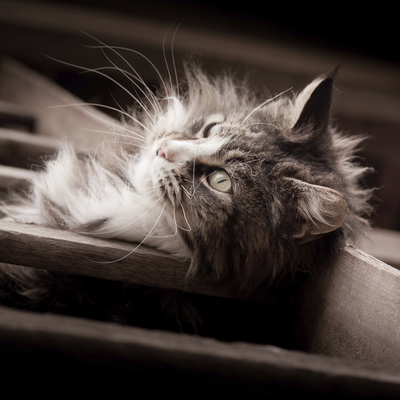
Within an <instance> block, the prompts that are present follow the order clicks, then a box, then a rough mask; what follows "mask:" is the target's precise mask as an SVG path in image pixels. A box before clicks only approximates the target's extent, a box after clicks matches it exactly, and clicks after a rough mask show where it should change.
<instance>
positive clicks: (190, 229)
mask: <svg viewBox="0 0 400 400" xmlns="http://www.w3.org/2000/svg"><path fill="white" fill-rule="evenodd" d="M181 208H182V212H183V217H184V218H185V222H186V224H187V226H188V227H189V228H188V229H185V228H182V227H181V226H179V225H177V226H178V227H179V229H182V230H183V231H185V232H191V231H192V227H191V226H190V224H189V221H188V219H187V217H186V212H185V209H184V207H183V204H182V203H181Z"/></svg>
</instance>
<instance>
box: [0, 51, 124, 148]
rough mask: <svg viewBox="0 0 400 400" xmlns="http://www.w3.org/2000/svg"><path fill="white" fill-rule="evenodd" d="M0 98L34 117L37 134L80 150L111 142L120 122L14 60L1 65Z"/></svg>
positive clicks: (3, 62)
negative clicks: (68, 143)
mask: <svg viewBox="0 0 400 400" xmlns="http://www.w3.org/2000/svg"><path fill="white" fill-rule="evenodd" d="M0 96H4V98H3V99H4V100H7V101H8V102H11V103H14V104H16V105H17V106H19V108H20V107H21V106H25V107H27V109H28V110H34V112H35V114H36V118H37V119H36V126H37V128H36V130H37V133H38V134H39V135H43V136H46V137H48V136H50V137H53V138H54V137H55V138H58V139H63V138H68V140H70V141H71V142H72V143H74V144H75V146H76V147H77V148H79V149H81V150H94V149H95V148H96V147H97V146H98V145H99V144H100V143H103V142H104V141H105V140H110V139H114V135H113V132H116V131H118V130H120V129H122V128H121V125H120V123H119V122H118V121H117V120H115V119H113V118H111V117H109V116H108V115H106V114H104V113H103V112H101V111H99V110H98V109H96V108H94V107H92V106H90V105H82V101H81V100H80V99H78V98H77V97H75V96H73V95H72V94H70V93H68V92H67V91H65V90H63V89H62V88H60V87H59V86H57V85H56V84H54V83H53V82H51V81H50V80H48V79H46V78H44V77H43V76H42V75H40V74H38V73H36V72H34V71H33V70H31V69H29V68H27V67H25V66H24V65H22V64H20V63H18V62H17V61H15V60H12V59H8V58H5V59H3V60H2V62H1V63H0Z"/></svg>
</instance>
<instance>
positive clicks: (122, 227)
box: [78, 196, 165, 235]
mask: <svg viewBox="0 0 400 400" xmlns="http://www.w3.org/2000/svg"><path fill="white" fill-rule="evenodd" d="M163 197H164V196H161V197H160V198H159V199H158V200H157V201H155V202H154V203H153V204H152V205H151V206H150V207H149V208H148V209H147V210H145V211H144V212H143V213H142V214H141V215H139V216H138V217H137V218H135V219H134V220H132V221H130V222H129V223H127V224H126V225H123V226H119V227H118V228H115V229H110V230H108V231H102V232H95V233H90V235H107V234H109V233H113V232H118V231H120V230H123V229H125V228H127V227H128V226H130V225H132V224H133V223H135V222H136V221H137V220H139V219H140V218H142V217H143V216H144V215H146V214H147V213H148V212H149V211H150V210H152V209H153V207H155V206H156V205H157V203H158V202H159V201H160V200H161V199H162V198H163ZM142 204H143V203H142ZM132 208H133V207H132ZM164 208H165V206H164ZM127 210H129V208H128V209H127ZM125 211H126V210H125ZM78 233H80V234H88V233H87V232H78Z"/></svg>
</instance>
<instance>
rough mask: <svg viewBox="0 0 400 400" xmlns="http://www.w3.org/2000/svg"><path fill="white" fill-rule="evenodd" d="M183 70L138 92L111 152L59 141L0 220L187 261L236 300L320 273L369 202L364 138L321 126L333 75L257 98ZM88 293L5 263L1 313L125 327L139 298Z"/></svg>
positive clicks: (235, 84) (235, 85) (134, 292)
mask: <svg viewBox="0 0 400 400" xmlns="http://www.w3.org/2000/svg"><path fill="white" fill-rule="evenodd" d="M184 71H185V83H184V84H183V83H181V84H180V85H177V84H176V85H174V84H172V83H171V82H170V83H168V82H167V81H162V82H161V86H160V89H159V91H158V93H157V94H156V95H154V94H153V92H152V91H151V90H150V89H149V88H147V87H145V88H144V89H142V90H143V94H144V96H143V99H141V100H138V101H137V105H136V106H135V107H134V108H133V109H132V111H131V112H130V113H129V114H128V113H126V112H123V114H124V117H125V118H127V119H128V120H129V121H128V123H127V124H126V125H124V128H123V129H122V130H121V131H120V132H116V135H115V136H116V139H115V141H114V142H113V143H112V144H110V143H109V142H108V143H106V144H105V145H104V146H102V147H101V148H99V149H97V150H96V151H95V152H94V153H91V154H89V153H86V154H82V153H79V152H76V151H75V150H74V149H73V146H72V145H71V144H70V143H68V142H67V141H66V142H65V143H63V144H62V146H61V148H60V150H59V152H58V154H57V155H56V156H55V157H53V158H52V159H50V160H47V161H46V163H45V170H44V171H43V172H41V173H38V174H37V177H35V178H34V179H33V181H32V182H31V189H30V192H29V193H28V195H27V197H26V198H20V200H19V201H15V200H14V201H13V202H4V203H3V204H2V205H1V208H0V210H1V212H2V213H3V214H4V216H3V218H4V219H6V220H12V221H17V222H21V223H34V224H40V225H45V226H48V227H52V228H56V229H66V230H71V231H75V232H79V233H81V234H85V235H93V236H96V237H100V238H105V239H119V240H124V241H128V242H133V243H137V244H145V245H148V246H151V247H155V248H157V249H160V250H163V251H167V252H169V253H171V254H173V255H175V256H177V257H185V258H189V259H190V260H191V264H190V268H189V270H188V273H187V279H191V278H193V277H195V276H197V275H198V274H203V275H207V276H210V277H211V278H212V279H214V280H216V281H218V282H220V283H221V284H225V285H229V286H231V287H232V288H234V290H235V291H236V292H237V294H238V295H240V296H246V295H247V294H249V293H251V292H252V291H253V290H254V289H255V288H257V287H259V286H261V287H265V288H266V287H271V286H273V285H277V286H279V284H280V283H281V282H284V281H285V280H286V279H289V280H290V279H293V276H296V274H297V273H298V271H310V270H312V269H313V268H315V267H316V266H317V265H320V264H327V263H328V262H329V259H330V258H331V257H332V256H334V254H335V253H336V252H337V249H338V248H340V247H341V246H344V244H345V243H347V242H353V243H354V242H355V241H356V240H357V237H358V236H359V235H360V234H362V232H363V231H364V230H365V229H366V228H367V227H368V216H369V214H370V213H371V211H372V207H371V206H370V204H369V200H370V198H371V195H372V190H370V189H365V188H363V187H361V186H360V184H359V181H360V179H361V178H362V177H363V176H364V175H365V174H366V173H367V172H368V171H369V169H368V168H366V167H363V166H361V165H359V164H358V163H357V162H356V159H355V152H356V151H357V149H358V146H359V144H360V143H361V141H362V140H363V139H364V138H362V137H354V136H346V135H344V134H342V133H340V132H339V131H338V130H337V129H336V128H335V127H334V125H333V123H332V121H331V101H332V90H333V82H334V78H335V75H336V73H337V69H334V70H333V71H331V72H330V73H328V74H325V75H321V76H319V77H317V78H315V79H314V80H313V81H312V82H311V83H310V84H309V85H307V86H306V87H305V88H304V89H303V90H302V91H301V92H300V93H298V94H294V93H293V92H291V91H286V92H283V93H280V94H278V95H276V96H274V97H272V96H270V97H268V98H267V99H265V98H264V99H263V98H259V96H257V94H256V93H255V92H253V91H252V90H251V88H250V87H249V84H248V83H247V82H246V81H245V80H244V81H243V82H241V81H238V80H236V79H235V78H234V77H233V76H232V75H230V74H229V73H227V72H222V73H221V74H220V75H219V76H216V77H210V76H208V75H207V74H206V73H205V72H204V71H203V70H202V69H201V68H200V67H199V66H197V65H194V64H191V63H187V64H185V67H184ZM123 73H124V72H123ZM125 74H127V73H125ZM132 81H133V80H132ZM14 199H15V198H14ZM136 246H137V245H133V250H132V251H134V249H135V248H136ZM127 256H128V257H129V255H127ZM89 281H90V282H93V281H94V280H93V279H92V278H85V277H73V276H69V275H63V274H56V273H50V272H48V271H45V270H33V269H29V268H24V267H17V266H8V265H3V266H1V269H0V302H2V303H4V304H7V305H13V306H17V307H25V308H30V309H38V310H42V311H46V310H52V311H57V312H66V313H72V314H78V315H80V314H85V312H86V311H87V307H89V308H91V310H92V311H91V313H92V314H95V315H97V316H98V317H99V318H101V319H108V320H113V321H118V322H123V323H130V322H131V321H132V319H131V317H130V315H131V314H132V315H133V314H134V313H135V312H136V314H137V310H136V308H135V307H136V306H135V301H136V302H138V303H139V302H140V301H141V299H143V296H144V295H143V292H140V288H133V289H132V288H129V287H126V286H123V287H121V284H117V283H115V282H114V283H113V282H109V283H106V282H103V281H100V280H99V282H97V284H98V285H97V289H91V288H92V286H90V285H91V283H89ZM106 284H108V285H109V286H108V289H107V290H102V289H98V287H100V288H102V287H103V285H106ZM118 285H119V286H118ZM93 287H94V286H93ZM92 290H93V291H94V292H93V293H92V292H91V291H92ZM150 291H151V289H150ZM105 292H107V294H106V295H104V293H105ZM71 293H74V296H71ZM102 293H103V294H102ZM138 293H141V294H138ZM147 293H148V292H147ZM160 293H162V294H161V295H160V296H161V299H165V298H166V297H168V296H172V294H171V293H168V292H165V291H164V292H160ZM102 296H103V297H102ZM104 296H107V301H105V300H104ZM146 296H147V294H146V295H145V297H146ZM165 296H166V297H165ZM163 301H164V300H160V298H158V300H156V301H155V303H157V302H163ZM150 303H151V302H150ZM167 303H168V302H166V304H167ZM178 303H179V301H178ZM84 304H86V306H87V307H86V306H85V305H84ZM105 304H107V305H105ZM110 304H112V306H111V305H110ZM153 306H154V304H152V306H150V310H147V311H146V312H145V313H143V314H142V316H143V318H144V319H146V318H147V315H146V318H145V317H144V315H145V314H146V313H147V312H149V313H151V312H154V309H153V311H152V310H151V309H152V307H153ZM168 307H169V306H166V307H165V309H168ZM170 308H171V307H170ZM93 309H95V310H96V311H93ZM71 310H72V311H71ZM85 310H86V311H85ZM116 310H117V311H116ZM122 310H123V311H122ZM183 310H186V311H187V312H186V311H183ZM169 311H171V310H169ZM185 312H186V316H184V317H183V319H185V318H186V317H187V319H189V320H190V322H191V323H192V324H193V325H196V322H195V321H196V320H197V319H201V318H200V317H198V316H197V310H196V309H195V308H194V307H193V308H192V306H191V305H184V306H182V307H181V305H178V307H177V311H176V310H175V309H174V311H173V312H172V313H173V314H174V315H175V314H176V315H178V316H177V317H176V318H177V320H179V318H180V317H179V314H184V313H185ZM135 318H136V320H135ZM135 318H134V320H135V321H134V322H133V323H136V324H139V325H140V323H138V322H137V320H140V317H137V315H136V317H135ZM179 325H180V327H181V328H182V326H181V322H179Z"/></svg>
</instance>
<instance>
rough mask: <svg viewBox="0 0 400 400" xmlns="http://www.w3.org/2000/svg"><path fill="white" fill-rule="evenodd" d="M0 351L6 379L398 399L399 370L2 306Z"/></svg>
mask: <svg viewBox="0 0 400 400" xmlns="http://www.w3.org/2000/svg"><path fill="white" fill-rule="evenodd" d="M0 351H1V354H2V360H3V362H5V363H6V365H7V368H6V371H4V372H3V375H2V376H3V378H4V377H5V376H7V374H10V375H11V374H13V373H14V372H17V371H18V373H19V374H21V371H22V372H27V373H28V374H29V376H31V375H32V374H33V375H34V376H35V377H36V374H37V373H38V374H39V375H40V376H42V377H43V376H46V377H47V379H49V377H50V378H51V379H53V378H56V379H60V380H62V379H65V378H64V377H63V373H62V372H61V371H60V369H59V368H61V367H62V368H64V371H65V368H66V369H67V370H68V371H69V372H68V377H69V379H72V381H73V382H76V379H78V380H79V381H81V380H82V381H84V382H85V383H87V382H88V380H89V379H93V380H94V381H95V382H96V383H97V385H96V386H98V384H99V382H100V381H99V379H102V378H107V381H110V379H111V381H112V382H113V384H114V379H116V378H118V377H121V376H122V377H124V379H122V380H118V382H121V384H123V381H125V382H126V383H127V384H128V385H132V384H133V385H134V387H135V390H136V391H137V390H138V388H140V389H142V388H143V387H145V388H146V390H147V392H148V390H149V386H148V383H149V379H150V381H153V382H157V385H156V390H158V389H157V388H159V389H160V392H162V393H165V391H166V390H168V389H173V390H176V388H179V389H180V390H184V391H186V390H187V389H190V390H193V387H196V394H198V393H199V392H201V393H203V391H204V393H209V391H210V390H211V389H212V390H213V393H215V391H216V390H217V391H219V390H221V393H225V394H227V393H236V394H238V393H243V394H245V393H248V394H252V395H264V396H265V395H267V394H269V395H274V397H273V398H276V397H275V396H278V398H283V397H284V398H287V396H290V397H291V396H298V395H299V394H308V396H309V397H308V398H318V399H320V398H321V396H322V395H323V398H324V399H325V398H329V399H331V398H332V399H337V398H338V396H341V398H342V397H344V398H352V399H354V398H364V396H367V397H368V398H380V399H383V398H393V397H392V396H396V395H399V394H400V374H399V370H390V369H384V368H378V367H372V366H367V365H363V364H359V363H356V362H350V361H346V360H338V359H330V358H327V357H321V356H316V355H310V354H305V353H302V352H297V351H289V350H283V349H280V348H277V347H273V346H265V345H251V344H246V343H223V342H220V341H217V340H214V339H210V338H201V337H198V336H193V335H183V334H176V333H169V332H162V331H155V330H145V329H139V328H134V327H127V326H121V325H118V324H112V323H103V322H96V321H89V320H84V319H79V318H73V317H65V316H58V315H49V314H35V313H29V312H25V311H16V310H11V309H7V308H5V307H0ZM22 359H23V360H24V362H23V363H21V361H20V360H22ZM38 359H40V360H41V366H40V368H39V369H38V368H36V367H35V365H37V360H38ZM66 366H67V367H66ZM101 367H103V369H101ZM125 377H126V378H129V379H128V380H127V381H126V379H125ZM52 382H53V381H52ZM96 386H95V387H96ZM100 386H101V387H103V386H102V385H100ZM95 387H94V388H95ZM151 391H152V390H151V389H150V392H151Z"/></svg>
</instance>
